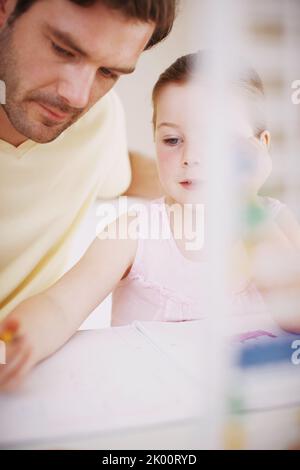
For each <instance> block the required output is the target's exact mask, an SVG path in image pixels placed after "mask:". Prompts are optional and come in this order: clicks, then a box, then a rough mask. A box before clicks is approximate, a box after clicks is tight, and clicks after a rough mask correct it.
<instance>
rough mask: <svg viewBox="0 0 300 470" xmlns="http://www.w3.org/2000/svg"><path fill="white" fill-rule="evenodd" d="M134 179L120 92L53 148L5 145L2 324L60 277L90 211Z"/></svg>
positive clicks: (0, 167) (0, 154)
mask: <svg viewBox="0 0 300 470" xmlns="http://www.w3.org/2000/svg"><path fill="white" fill-rule="evenodd" d="M130 180H131V169H130V161H129V155H128V150H127V141H126V130H125V118H124V111H123V108H122V105H121V103H120V101H119V99H118V97H117V95H116V94H115V93H114V92H110V93H109V94H108V95H106V96H105V97H104V98H102V99H101V100H100V101H99V102H98V103H97V104H96V105H94V106H93V107H92V108H91V109H90V111H89V112H88V113H87V114H85V115H84V116H83V117H82V118H81V119H80V120H79V121H77V123H75V124H74V125H73V126H71V127H70V128H69V129H67V130H66V131H64V132H63V133H62V134H61V135H60V136H59V137H58V138H57V139H56V140H55V141H53V142H51V143H49V144H37V143H35V142H33V141H30V140H27V141H26V142H24V144H22V145H20V146H19V147H17V148H16V147H14V146H12V145H10V144H8V143H7V142H5V141H3V140H0V321H1V319H3V318H4V317H5V316H6V315H7V314H8V313H9V312H10V311H11V310H12V309H13V308H14V307H15V306H16V305H17V304H18V303H20V302H21V301H22V300H23V299H25V298H27V297H29V296H31V295H34V294H36V293H38V292H40V291H42V290H43V289H45V288H47V287H48V286H49V285H51V284H52V283H54V282H55V281H56V280H57V279H58V278H59V277H60V276H61V275H62V273H63V272H64V270H65V268H66V265H67V263H68V255H69V249H70V245H71V241H72V237H73V235H74V233H75V232H76V229H77V228H78V226H79V224H80V222H81V221H82V219H83V217H84V215H85V214H86V212H87V209H88V208H89V206H90V205H91V204H92V202H93V201H94V200H95V198H96V197H97V196H99V197H100V198H112V197H116V196H118V195H120V194H122V193H123V192H125V191H126V189H127V188H128V186H129V184H130Z"/></svg>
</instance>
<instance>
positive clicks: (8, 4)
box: [0, 0, 17, 28]
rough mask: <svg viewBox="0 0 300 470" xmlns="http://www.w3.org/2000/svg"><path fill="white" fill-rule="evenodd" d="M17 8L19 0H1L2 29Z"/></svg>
mask: <svg viewBox="0 0 300 470" xmlns="http://www.w3.org/2000/svg"><path fill="white" fill-rule="evenodd" d="M16 6H17V0H0V28H2V27H3V26H4V25H5V24H6V22H7V20H8V18H9V17H10V15H11V14H12V12H13V11H14V10H15V8H16Z"/></svg>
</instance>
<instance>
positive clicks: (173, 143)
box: [164, 137, 181, 147]
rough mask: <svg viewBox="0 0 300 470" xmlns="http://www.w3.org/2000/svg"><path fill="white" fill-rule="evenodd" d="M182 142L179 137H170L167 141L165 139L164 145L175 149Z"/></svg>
mask: <svg viewBox="0 0 300 470" xmlns="http://www.w3.org/2000/svg"><path fill="white" fill-rule="evenodd" d="M180 142H181V139H179V137H168V138H167V139H164V143H165V144H166V145H170V146H171V147H175V146H176V145H178V144H179V143H180Z"/></svg>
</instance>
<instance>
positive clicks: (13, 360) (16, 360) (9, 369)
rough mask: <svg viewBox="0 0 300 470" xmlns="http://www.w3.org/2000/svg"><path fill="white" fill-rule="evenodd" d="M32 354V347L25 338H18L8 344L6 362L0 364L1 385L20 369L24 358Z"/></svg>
mask: <svg viewBox="0 0 300 470" xmlns="http://www.w3.org/2000/svg"><path fill="white" fill-rule="evenodd" d="M30 354H31V349H30V347H29V345H27V344H26V342H25V340H24V339H23V338H19V339H16V340H15V341H14V343H13V344H11V345H9V346H7V356H6V364H2V365H1V366H0V387H1V386H2V385H3V384H4V383H5V382H6V381H7V380H8V378H9V377H10V376H11V375H13V374H14V373H15V372H16V371H17V370H18V368H19V366H20V365H22V363H23V360H24V358H26V357H27V355H30Z"/></svg>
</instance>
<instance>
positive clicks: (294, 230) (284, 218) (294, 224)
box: [276, 206, 300, 250]
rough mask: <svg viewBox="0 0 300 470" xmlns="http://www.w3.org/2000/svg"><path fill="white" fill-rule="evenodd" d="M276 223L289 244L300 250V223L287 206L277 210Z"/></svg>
mask: <svg viewBox="0 0 300 470" xmlns="http://www.w3.org/2000/svg"><path fill="white" fill-rule="evenodd" d="M276 223H277V225H278V227H279V229H280V230H281V231H282V233H283V234H284V235H285V237H286V238H287V239H288V240H289V242H290V244H291V246H292V247H293V248H296V249H297V250H300V224H299V222H298V220H297V219H296V217H295V216H294V214H293V213H292V211H291V210H290V209H289V208H288V207H287V206H285V207H284V208H282V209H281V211H280V212H279V214H278V217H277V218H276Z"/></svg>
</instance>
